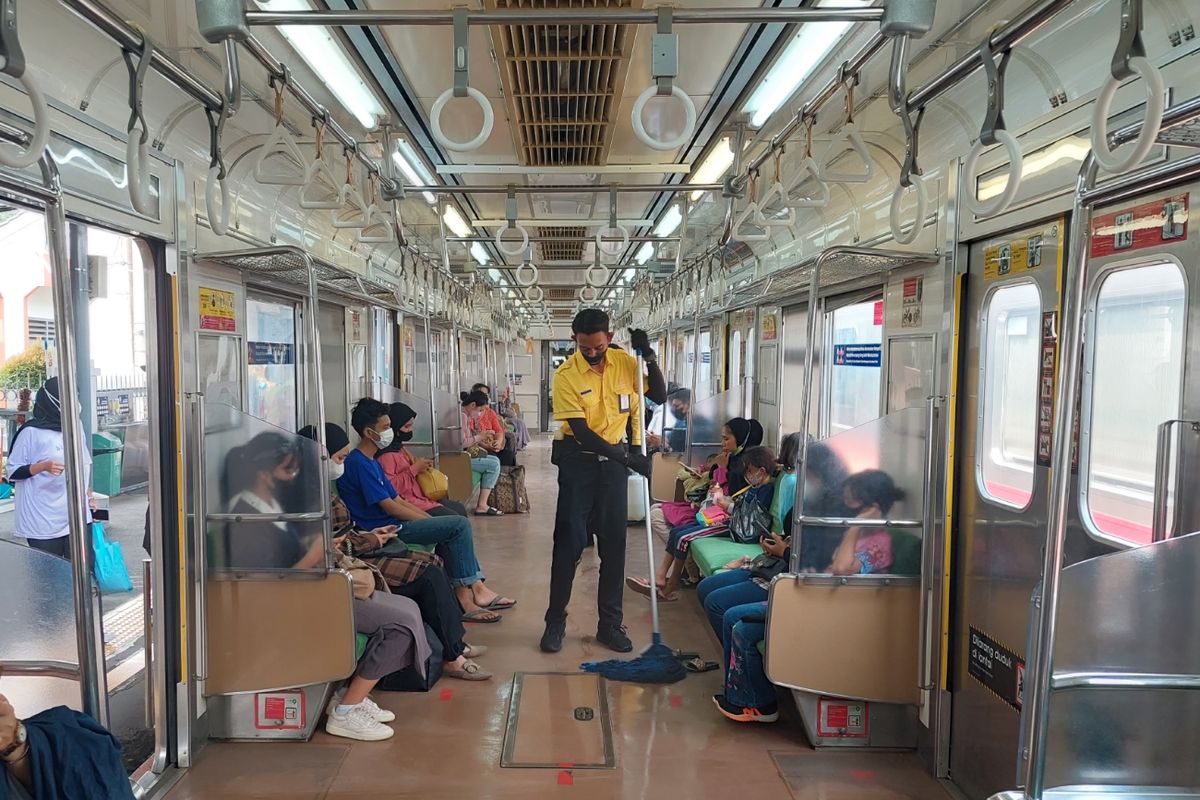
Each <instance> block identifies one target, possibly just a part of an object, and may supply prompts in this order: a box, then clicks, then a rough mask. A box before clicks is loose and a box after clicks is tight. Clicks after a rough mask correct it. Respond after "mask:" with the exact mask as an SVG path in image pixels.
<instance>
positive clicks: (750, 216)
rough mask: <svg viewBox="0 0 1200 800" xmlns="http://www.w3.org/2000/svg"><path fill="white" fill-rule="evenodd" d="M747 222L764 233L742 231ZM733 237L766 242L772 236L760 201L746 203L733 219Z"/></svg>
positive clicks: (740, 240) (741, 240) (742, 240)
mask: <svg viewBox="0 0 1200 800" xmlns="http://www.w3.org/2000/svg"><path fill="white" fill-rule="evenodd" d="M747 222H749V223H750V224H751V225H757V226H758V227H760V228H762V229H763V230H762V233H742V225H744V224H746V223H747ZM733 237H734V238H735V239H737V240H738V241H739V242H765V241H766V240H767V239H770V238H771V234H770V232H769V231H768V230H767V221H766V219H764V218H763V215H762V211H760V210H759V208H758V203H755V202H754V201H753V200H751V201H750V202H749V203H747V204H746V208H745V209H743V210H742V213H741V214H739V215H738V216H737V219H735V220H734V221H733ZM687 313H691V312H687Z"/></svg>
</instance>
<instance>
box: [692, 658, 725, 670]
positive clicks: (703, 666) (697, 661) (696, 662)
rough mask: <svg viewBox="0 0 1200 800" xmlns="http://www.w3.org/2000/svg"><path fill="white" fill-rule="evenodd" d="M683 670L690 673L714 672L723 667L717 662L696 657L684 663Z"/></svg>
mask: <svg viewBox="0 0 1200 800" xmlns="http://www.w3.org/2000/svg"><path fill="white" fill-rule="evenodd" d="M683 668H684V669H686V670H687V671H688V672H712V671H713V670H714V669H720V668H721V665H720V664H718V663H717V662H715V661H705V660H704V659H702V658H700V656H696V657H695V658H689V659H688V660H687V661H684V662H683Z"/></svg>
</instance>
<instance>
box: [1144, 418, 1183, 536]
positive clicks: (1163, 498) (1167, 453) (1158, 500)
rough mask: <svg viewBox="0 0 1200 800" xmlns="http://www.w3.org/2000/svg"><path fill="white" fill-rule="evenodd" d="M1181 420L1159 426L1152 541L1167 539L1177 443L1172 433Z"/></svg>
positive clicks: (1151, 525) (1155, 456) (1156, 448)
mask: <svg viewBox="0 0 1200 800" xmlns="http://www.w3.org/2000/svg"><path fill="white" fill-rule="evenodd" d="M1178 421H1179V420H1174V419H1169V420H1167V421H1166V422H1164V423H1163V424H1161V425H1159V426H1158V445H1157V446H1156V447H1155V449H1154V507H1153V512H1154V516H1153V518H1152V521H1151V523H1150V541H1152V542H1161V541H1163V540H1164V539H1167V538H1168V536H1167V483H1168V482H1169V481H1170V480H1171V457H1172V456H1173V455H1174V451H1175V442H1174V440H1173V439H1172V437H1171V431H1172V430H1173V429H1174V427H1175V423H1176V422H1178Z"/></svg>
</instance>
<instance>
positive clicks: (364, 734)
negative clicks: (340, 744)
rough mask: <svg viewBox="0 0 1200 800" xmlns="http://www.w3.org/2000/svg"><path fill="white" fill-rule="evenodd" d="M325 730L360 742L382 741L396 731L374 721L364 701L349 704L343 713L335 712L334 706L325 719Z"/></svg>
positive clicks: (330, 733) (332, 734) (333, 734)
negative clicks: (354, 704)
mask: <svg viewBox="0 0 1200 800" xmlns="http://www.w3.org/2000/svg"><path fill="white" fill-rule="evenodd" d="M325 732H326V733H328V734H329V735H331V736H343V737H345V738H347V739H358V740H359V741H361V742H379V741H383V740H384V739H390V738H392V736H393V735H395V733H396V732H395V731H393V730H392V729H391V728H389V727H388V726H387V725H384V724H383V723H382V722H376V721H375V718H374V717H372V716H371V712H370V711H369V710H368V709H367V708H366V705H365V704H364V703H359V704H358V705H356V706H351V707H350V710H349V711H347V712H346V713H345V714H339V713H337V709H336V708H335V709H334V710H333V713H332V714H330V715H329V717H328V719H326V720H325Z"/></svg>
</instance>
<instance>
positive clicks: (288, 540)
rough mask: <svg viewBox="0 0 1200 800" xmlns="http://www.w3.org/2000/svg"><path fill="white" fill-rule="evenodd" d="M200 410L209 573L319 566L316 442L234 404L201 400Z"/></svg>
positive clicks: (322, 546) (321, 538) (321, 541)
mask: <svg viewBox="0 0 1200 800" xmlns="http://www.w3.org/2000/svg"><path fill="white" fill-rule="evenodd" d="M204 414H205V424H204V460H205V485H204V488H203V491H204V493H205V503H204V505H205V509H206V511H207V515H208V518H207V525H206V531H205V535H206V537H207V547H208V567H209V571H210V572H230V571H255V572H262V571H271V572H275V571H280V572H286V571H294V570H318V571H322V572H323V571H324V570H325V568H326V558H325V557H326V551H327V547H328V541H327V538H328V537H327V525H326V520H325V508H324V505H323V497H324V495H323V492H322V490H321V488H322V487H321V482H322V481H323V480H324V470H323V469H322V466H321V461H322V455H323V453H322V451H321V446H320V445H319V444H317V443H316V442H314V441H313V440H311V439H306V438H304V437H303V436H298V435H297V434H295V433H291V432H289V431H286V430H283V429H281V428H278V427H276V426H274V425H272V424H270V423H269V422H265V421H263V420H261V419H258V418H257V417H252V416H250V415H249V414H245V413H243V412H241V411H239V410H237V409H236V408H233V407H232V406H227V405H222V404H219V403H205V404H204ZM300 514H306V515H320V516H319V518H316V519H308V520H305V519H296V517H295V515H300ZM230 515H238V517H240V518H234V517H232V516H230Z"/></svg>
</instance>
